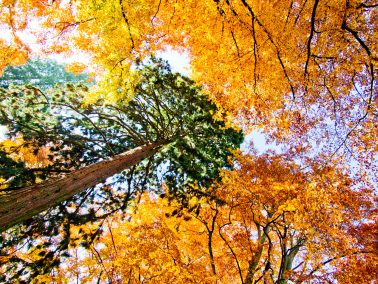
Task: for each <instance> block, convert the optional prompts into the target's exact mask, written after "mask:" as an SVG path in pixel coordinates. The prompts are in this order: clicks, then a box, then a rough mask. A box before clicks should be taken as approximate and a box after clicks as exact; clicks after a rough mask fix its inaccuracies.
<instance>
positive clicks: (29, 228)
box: [0, 59, 243, 280]
mask: <svg viewBox="0 0 378 284" xmlns="http://www.w3.org/2000/svg"><path fill="white" fill-rule="evenodd" d="M136 74H137V77H138V79H137V83H136V84H135V88H134V89H133V91H134V93H135V96H134V98H133V99H132V100H131V101H128V99H127V98H128V96H127V95H125V96H124V97H122V96H121V97H120V99H119V100H118V101H117V102H112V103H111V102H104V101H103V100H101V99H100V100H98V101H97V102H96V103H93V104H90V105H87V104H85V100H84V98H85V95H86V93H87V91H88V89H87V87H86V86H83V85H78V86H73V85H68V86H67V87H64V88H63V87H60V88H56V89H54V90H53V91H49V92H43V91H41V90H40V89H38V88H36V87H33V86H26V87H18V88H12V89H10V90H2V92H1V99H2V104H1V108H0V123H1V124H3V125H6V126H7V127H8V129H9V134H8V135H9V136H10V138H14V137H19V136H20V135H21V136H22V137H23V139H24V141H25V143H26V144H27V145H26V147H29V148H30V149H31V150H32V151H33V150H34V151H37V150H38V149H39V148H41V147H47V148H48V149H49V152H50V154H49V161H50V163H48V165H46V166H44V167H41V168H37V169H36V168H28V167H27V166H25V164H24V165H23V166H22V163H21V164H20V163H18V164H17V163H16V162H17V161H14V163H9V162H8V161H7V159H13V160H14V158H12V157H15V156H17V155H16V154H17V149H13V150H14V151H13V152H14V153H13V156H12V155H10V153H8V152H6V151H3V152H2V157H4V158H3V161H4V162H2V166H3V168H4V169H5V170H4V171H2V172H1V175H2V176H3V179H6V180H9V181H10V182H9V184H8V185H7V188H5V189H4V190H3V191H2V192H1V194H0V220H1V222H2V223H1V226H2V228H1V230H4V229H6V228H9V227H11V226H12V225H14V224H16V223H20V224H18V225H15V226H13V227H11V228H10V229H8V230H7V231H5V232H4V233H3V235H2V237H1V240H0V243H1V245H0V253H1V255H3V256H6V259H7V263H6V265H5V268H4V269H6V270H7V272H6V273H5V274H4V275H8V276H9V277H10V278H4V277H5V276H3V280H4V279H7V280H12V279H20V278H19V277H20V276H19V275H20V273H23V275H24V276H22V277H24V278H25V279H27V278H30V279H31V278H33V277H35V276H37V275H40V274H45V273H48V272H49V271H51V269H52V268H53V267H54V266H55V265H58V263H59V259H60V257H61V256H65V255H66V251H67V248H68V246H69V244H70V243H72V242H74V241H77V242H81V244H82V245H84V246H86V245H88V244H90V243H91V242H93V240H94V239H95V238H96V237H98V235H99V234H100V233H101V227H102V224H103V222H104V221H105V220H106V217H107V216H109V215H110V214H112V213H114V212H117V211H120V210H125V209H126V208H127V205H128V202H129V201H130V200H131V199H132V198H134V197H135V196H137V195H138V193H140V192H143V191H145V190H149V191H159V189H160V188H161V184H162V183H163V182H164V183H165V184H166V185H167V187H168V188H169V191H170V195H173V196H175V197H177V198H178V200H181V201H182V206H183V207H185V206H186V205H187V204H186V203H185V200H186V198H185V196H187V195H189V194H191V195H201V194H208V193H206V192H201V191H198V190H195V189H194V187H191V186H190V185H192V184H194V183H198V184H199V185H200V186H201V187H202V188H206V187H207V186H208V185H210V183H211V181H212V180H214V179H217V177H218V173H219V169H221V168H225V167H228V163H227V158H228V156H229V155H230V150H231V149H235V148H237V147H239V145H240V143H241V141H242V137H243V136H242V134H241V133H240V132H238V131H235V130H233V129H230V128H226V127H225V123H224V122H223V121H221V120H214V118H213V114H214V113H215V112H217V111H218V109H217V107H216V106H215V104H213V103H211V102H210V101H209V100H208V98H207V97H206V96H205V95H204V94H203V93H202V92H201V89H200V88H199V87H197V86H195V84H194V82H192V81H191V80H190V79H188V78H186V77H183V76H181V75H179V74H177V73H175V74H173V73H172V72H171V71H170V68H169V66H168V65H167V64H166V63H165V62H163V61H160V60H157V59H152V60H151V63H150V65H147V66H143V65H142V66H138V67H137V71H136ZM119 91H120V92H121V93H122V92H124V91H123V90H122V86H120V88H119ZM130 153H132V154H134V155H137V156H138V157H136V158H135V156H134V157H133V158H130V159H131V160H130V159H129V160H127V159H126V160H124V158H125V157H130ZM100 168H101V169H100ZM65 172H70V173H68V174H66V175H63V176H62V174H63V173H65ZM91 177H93V179H92V180H91V181H90V182H87V181H84V182H83V179H87V178H89V179H90V178H91ZM110 177H111V178H110ZM37 181H42V182H40V183H38V184H37ZM54 186H55V187H54ZM60 193H62V194H61V195H60ZM56 194H58V195H56ZM20 201H21V202H20ZM42 201H46V202H45V203H44V205H43V206H39V204H40V203H41V202H42ZM18 203H21V206H19V205H17V204H18ZM27 208H29V209H27ZM24 209H25V211H23V210H24ZM19 210H21V211H22V212H23V213H22V216H17V217H16V218H15V219H13V220H12V221H9V222H8V220H9V219H8V217H10V216H12V215H17V214H18V213H17V212H19ZM41 211H43V213H41V214H37V213H40V212H41ZM88 223H90V224H91V226H89V227H88V228H90V229H85V230H80V231H79V233H77V234H76V235H75V236H72V230H73V227H75V226H81V225H83V224H88ZM36 237H37V238H36ZM21 246H23V250H28V249H31V250H36V249H37V250H40V255H39V257H38V258H36V259H33V260H32V261H31V260H30V259H29V260H28V261H26V260H25V258H23V257H20V256H19V255H17V254H14V253H12V252H14V251H13V250H10V248H15V247H16V248H17V247H21ZM8 276H7V277H8ZM11 277H13V278H11Z"/></svg>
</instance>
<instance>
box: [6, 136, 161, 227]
mask: <svg viewBox="0 0 378 284" xmlns="http://www.w3.org/2000/svg"><path fill="white" fill-rule="evenodd" d="M163 144H164V143H159V142H156V143H153V144H146V145H143V146H140V147H136V148H134V149H132V150H129V151H127V152H124V153H121V154H119V155H117V156H115V157H113V158H110V159H108V160H106V161H101V162H98V163H95V164H92V165H89V166H86V167H84V168H81V169H78V170H75V171H72V172H71V173H69V174H67V175H66V176H64V177H62V178H57V179H51V180H47V181H45V182H43V183H40V184H36V185H32V186H28V187H24V188H21V189H17V190H12V191H2V192H0V232H2V231H5V230H6V229H8V228H10V227H11V226H13V225H16V224H18V223H21V222H22V221H25V220H27V219H30V218H31V217H33V216H35V215H37V214H38V213H40V212H42V211H44V210H46V209H48V208H50V207H52V206H55V205H57V204H59V203H60V202H62V201H64V200H67V199H69V198H70V197H72V196H74V195H75V194H77V193H80V192H81V191H83V190H85V189H87V188H89V187H92V186H95V185H96V184H98V183H99V182H101V181H103V180H105V179H106V178H108V177H111V176H113V175H114V174H116V173H119V172H121V171H123V170H125V169H127V168H129V167H131V166H133V165H135V164H137V163H139V162H140V161H142V160H143V159H145V158H147V157H150V156H152V155H153V154H155V153H156V152H157V151H158V149H159V148H160V146H162V145H163Z"/></svg>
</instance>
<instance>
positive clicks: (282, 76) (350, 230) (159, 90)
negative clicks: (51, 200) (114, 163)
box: [0, 0, 378, 283]
mask: <svg viewBox="0 0 378 284" xmlns="http://www.w3.org/2000/svg"><path fill="white" fill-rule="evenodd" d="M377 25H378V4H377V3H376V2H375V1H373V0H366V1H362V0H344V1H339V0H330V1H325V2H324V1H319V0H310V1H309V0H283V1H266V0H261V1H251V0H204V1H196V0H185V1H183V0H174V1H172V0H167V1H161V0H133V1H130V0H109V1H105V0H75V1H64V0H55V1H47V0H46V1H34V0H7V1H3V2H2V3H1V5H0V26H1V29H2V31H3V35H2V36H1V37H0V50H1V54H0V69H1V71H0V72H2V71H3V70H4V69H5V68H6V67H7V66H16V65H22V64H24V63H25V62H26V61H27V60H28V58H31V57H34V56H38V57H41V58H44V57H48V56H51V55H58V54H59V55H60V56H67V57H71V58H72V57H75V58H77V59H78V61H79V62H76V63H73V64H71V65H70V66H69V68H68V69H69V70H71V71H72V72H74V73H83V72H84V73H85V72H86V73H88V74H89V73H90V74H91V76H92V77H95V78H96V85H95V86H92V87H91V88H89V89H88V87H86V86H85V85H84V84H81V85H76V86H75V85H72V84H70V85H68V86H65V87H64V86H61V87H59V88H58V89H55V91H51V92H45V91H41V90H40V89H39V88H36V87H33V86H26V87H16V88H14V89H12V90H9V89H8V90H3V91H1V99H2V101H3V102H2V111H1V118H0V124H3V125H7V127H8V128H9V130H10V135H11V136H12V137H13V140H8V141H5V142H3V144H2V148H1V151H0V162H1V165H2V166H3V165H4V167H3V168H4V169H2V172H1V174H2V179H1V189H3V192H7V193H10V192H11V191H12V190H15V191H16V190H17V189H18V188H20V187H21V188H24V187H25V186H29V187H28V188H29V189H33V187H30V186H33V185H34V184H37V183H41V184H42V185H44V184H45V182H48V180H52V179H53V178H60V177H61V176H63V175H64V174H66V171H71V173H72V171H73V173H76V172H75V171H76V170H79V168H81V167H84V168H87V169H88V167H87V166H90V165H96V162H100V161H106V160H107V159H110V158H114V157H116V156H117V155H119V154H121V153H123V152H125V151H129V150H131V149H134V148H135V147H137V148H138V147H144V146H146V145H150V147H151V145H155V144H154V143H157V144H156V147H155V146H154V148H153V151H152V152H155V151H156V153H155V154H154V155H153V156H151V157H152V158H147V159H145V160H143V161H142V162H140V163H138V164H137V165H135V166H132V167H131V168H129V169H127V170H126V171H124V172H123V173H122V174H120V175H117V176H116V177H113V178H112V179H109V180H108V181H107V182H106V183H102V184H101V185H98V186H97V187H91V188H90V189H88V190H86V191H84V192H83V193H81V194H78V195H75V196H74V197H73V199H71V200H70V201H63V203H61V204H60V205H58V207H53V209H50V210H48V212H47V213H46V215H39V216H38V217H34V218H33V219H32V220H33V221H31V223H30V222H29V223H26V224H23V225H19V226H16V227H15V228H14V229H11V230H12V233H11V234H9V235H7V234H5V235H4V236H5V240H4V241H3V242H1V243H4V244H5V245H3V248H6V252H5V253H4V255H7V257H6V258H5V263H6V265H5V266H6V267H8V268H9V267H12V269H13V270H10V272H9V273H13V272H14V273H17V271H18V270H19V269H20V270H25V269H24V268H25V267H29V268H30V269H29V268H28V269H29V270H28V271H29V272H30V271H31V272H30V273H31V274H28V276H36V275H37V274H38V273H40V274H41V275H42V274H44V275H45V274H46V273H48V271H51V269H50V268H51V267H52V266H48V265H45V262H44V261H45V260H46V261H47V260H48V261H50V263H51V260H52V259H58V257H57V255H59V253H60V252H62V253H63V251H65V252H67V251H70V252H71V253H72V252H73V251H74V250H73V248H70V249H69V247H70V244H72V242H71V243H67V242H66V243H62V242H60V240H59V241H58V242H57V241H56V240H57V238H55V239H54V237H53V238H52V239H51V240H49V238H48V237H46V234H47V231H48V230H50V231H51V230H52V231H53V234H52V235H54V236H57V235H58V231H59V233H61V232H63V234H66V235H67V236H68V235H70V234H71V229H70V228H71V227H72V228H74V227H78V229H77V231H78V232H80V233H79V234H81V238H80V239H81V241H82V243H83V244H84V245H85V246H86V247H89V252H92V253H93V255H95V256H94V257H95V258H96V260H95V261H93V259H92V260H90V259H89V258H85V259H84V260H83V259H78V258H76V259H75V258H73V259H71V261H74V262H75V263H76V264H75V265H77V271H79V270H80V269H81V270H82V269H83V266H84V265H86V263H87V264H91V265H92V266H89V267H88V269H89V270H88V271H92V272H93V273H94V274H95V275H96V276H93V275H92V276H93V277H94V278H93V279H100V280H104V279H108V280H109V281H118V280H119V279H120V277H124V278H125V279H131V280H130V281H134V282H138V281H139V282H143V281H147V280H148V281H151V282H153V281H155V280H153V279H154V278H156V279H164V281H165V280H167V279H169V280H167V281H173V282H175V281H177V282H179V281H181V280H182V279H184V278H182V279H181V280H178V278H175V277H176V276H177V275H178V273H182V276H183V277H187V278H185V279H187V280H188V279H190V275H196V276H193V277H194V278H196V277H199V278H200V277H201V276H203V277H202V278H200V279H202V280H203V282H212V281H215V280H218V281H220V282H226V283H227V282H242V283H258V282H264V283H286V282H290V281H292V282H295V281H297V282H301V281H315V283H316V281H317V282H319V283H324V282H334V283H342V282H343V283H344V282H345V283H354V282H355V281H360V282H361V281H362V282H366V283H369V281H372V279H373V277H376V274H374V273H373V272H372V271H375V270H376V263H377V258H376V255H377V252H376V248H374V242H375V241H374V238H376V237H374V236H375V235H376V233H377V225H376V216H375V214H376V208H377V204H376V201H377V198H376V194H377V182H378V177H377V172H378V171H377V165H378V164H377V157H378V156H377V149H378V148H377V138H376V137H378V132H377V129H378V128H377V127H376V126H377V123H378V121H377V117H378V116H377V104H378V99H377V93H378V90H377V79H376V78H377V70H378V68H377V62H378V54H377V52H378V48H377V47H378V40H377V39H378V35H377V31H378V26H377ZM166 49H173V50H176V51H179V52H182V53H185V54H187V55H188V57H189V59H190V67H191V79H188V78H184V77H182V76H179V75H177V74H176V75H175V74H171V73H170V72H169V70H168V69H167V67H166V66H165V65H164V64H162V63H159V62H156V61H155V63H153V66H155V67H156V68H157V69H158V70H159V72H162V73H159V74H160V75H158V74H156V73H154V72H155V71H154V70H157V69H154V67H146V69H143V68H141V67H140V66H142V65H143V63H145V62H146V60H148V58H150V56H151V55H152V56H154V55H155V54H157V53H159V52H161V51H164V50H166ZM82 58H84V59H85V60H82V61H81V62H80V59H82ZM164 66H165V67H164ZM8 68H10V67H8ZM149 74H150V75H149ZM152 74H153V75H152ZM162 74H163V75H162ZM192 80H194V81H192ZM28 83H29V82H28ZM195 85H196V86H195ZM177 93H178V94H180V95H179V96H176V94H177ZM200 93H201V95H199V94H200ZM197 94H198V96H197ZM204 94H205V95H204ZM182 96H184V97H182ZM178 98H179V99H178ZM232 128H233V129H242V130H243V131H244V133H251V135H252V136H253V134H254V133H255V132H256V131H260V132H262V133H263V135H264V137H265V138H266V139H267V141H268V143H273V144H274V145H277V146H278V147H277V148H279V149H280V151H278V153H277V152H269V153H265V154H264V155H261V156H258V153H257V152H256V151H254V150H253V145H246V146H245V150H246V153H244V154H237V159H236V160H232V161H229V163H227V162H226V161H227V156H229V155H230V154H231V153H234V152H233V151H231V150H230V149H228V148H235V147H237V145H238V144H239V143H240V140H241V134H240V133H239V132H238V131H235V130H232ZM188 133H190V134H188ZM252 144H253V143H252ZM163 145H165V146H163ZM248 152H249V153H248ZM227 167H229V168H228V169H227ZM231 168H233V170H231ZM219 169H223V170H221V171H220V170H219ZM220 173H221V176H222V178H220V177H219V174H220ZM145 188H149V189H150V190H155V191H156V192H159V193H162V192H164V193H163V194H162V199H157V197H156V196H154V195H152V194H151V195H149V196H147V195H142V194H139V193H140V192H142V191H143V189H145ZM34 189H35V188H34ZM115 189H119V191H120V192H123V193H122V194H120V195H117V193H116V192H117V190H115ZM137 193H138V194H137ZM135 197H136V199H134V198H135ZM196 198H197V199H198V200H197V201H196V202H194V201H193V200H195V199H196ZM201 198H202V199H201ZM131 199H133V202H134V203H136V204H138V200H139V201H140V202H142V201H143V202H146V203H147V204H149V205H148V206H150V207H148V206H147V207H148V208H151V209H143V207H142V208H141V211H140V212H135V213H131V212H125V211H127V206H126V205H127V204H128V203H129V201H130V200H131ZM85 200H86V201H85ZM156 200H159V201H156ZM160 202H161V203H162V204H160ZM164 202H171V203H170V204H168V205H166V204H165V203H164ZM175 202H176V203H175ZM81 206H84V207H81ZM154 206H155V207H154ZM159 206H160V207H159ZM172 206H173V207H174V206H177V208H173V207H172ZM135 207H137V206H135ZM152 207H154V208H155V209H156V210H158V211H159V210H160V211H159V212H163V211H170V210H171V212H170V213H167V214H168V215H170V216H171V217H170V218H168V217H166V216H165V215H164V214H163V213H162V214H163V215H161V217H159V218H160V219H159V220H156V219H154V218H152V217H151V216H150V217H151V218H150V220H146V219H143V218H144V217H143V218H141V217H140V216H139V215H138V214H141V215H143V214H145V213H143V212H146V210H147V212H148V210H151V211H152V210H153V209H152ZM163 207H164V208H163ZM69 208H71V209H69ZM77 208H83V209H82V210H80V209H77ZM119 209H120V210H119ZM143 210H145V211H143ZM62 212H65V213H62ZM109 212H113V213H117V214H119V215H117V217H114V218H115V220H116V221H115V222H116V224H119V226H120V227H122V226H125V227H127V228H129V229H135V230H138V233H139V234H138V233H135V234H132V233H129V232H128V233H126V235H125V234H123V233H122V232H120V231H117V230H116V229H114V230H115V231H117V236H113V235H112V233H111V232H113V231H114V230H113V229H112V226H111V225H108V226H107V229H106V230H108V231H107V232H106V233H105V236H104V238H103V239H102V241H99V243H97V244H98V246H97V247H96V244H95V243H96V242H95V241H94V239H93V238H92V237H95V236H99V235H100V233H99V232H100V230H102V228H105V227H104V224H105V221H104V220H105V219H106V218H107V217H108V215H107V213H109ZM165 213H166V212H165ZM125 214H126V215H125ZM133 214H134V215H133ZM67 216H69V217H67ZM125 216H126V217H125ZM159 216H160V215H159ZM164 216H165V217H164ZM173 216H175V217H173ZM123 217H124V218H126V220H123V219H122V218H123ZM188 217H190V218H191V219H190V220H189V219H188ZM49 218H52V219H49ZM96 218H97V221H95V222H94V223H92V224H91V225H88V224H87V221H88V220H92V221H93V220H94V219H95V220H96ZM117 218H118V219H117ZM185 218H186V219H188V220H185ZM227 218H228V219H227ZM133 219H135V220H140V222H141V223H143V224H145V226H143V225H140V223H134V220H133ZM38 220H39V221H38ZM48 220H54V222H55V223H57V224H64V225H61V227H59V228H56V227H55V229H54V228H53V227H54V226H52V224H53V223H49V222H50V221H48ZM56 220H58V221H56ZM108 220H109V219H108ZM152 220H154V221H152ZM183 220H184V221H185V222H187V223H185V222H184V221H183ZM155 221H156V222H155ZM163 221H164V222H165V221H166V222H167V223H170V225H167V226H165V224H163V223H162V222H163ZM149 222H155V223H156V224H157V225H156V226H157V227H158V228H155V227H149V226H150V225H151V223H149ZM193 222H197V223H196V224H197V225H201V226H202V228H203V230H202V231H198V232H197V233H198V234H197V235H196V234H194V235H190V234H189V233H187V232H186V233H183V232H180V230H177V234H176V233H175V232H174V229H173V230H172V226H173V228H175V226H178V225H177V224H182V223H185V224H186V225H182V226H187V227H188V228H189V227H191V228H190V230H192V228H193V226H194V225H193V224H194V223H193ZM55 223H54V224H55ZM38 224H39V225H38ZM41 224H43V225H41ZM84 224H87V225H85V226H84ZM169 226H171V227H169ZM180 226H181V225H180ZM25 228H26V232H29V233H24V232H23V231H24V230H25ZM46 228H47V229H46ZM241 228H242V229H241ZM155 229H156V230H155ZM159 230H160V231H159ZM115 231H114V232H115ZM32 232H38V233H39V234H40V233H42V235H43V234H45V235H43V237H42V238H41V239H40V240H38V241H35V242H29V244H31V248H32V250H31V251H29V254H26V255H27V257H30V259H28V260H26V258H25V255H22V256H21V254H17V253H15V249H18V248H20V246H22V244H24V240H26V239H29V240H31V239H32V238H33V234H34V233H32ZM28 234H29V235H28ZM148 234H152V235H151V237H148ZM165 234H166V235H165ZM173 235H175V237H172V239H170V240H169V242H168V243H165V244H164V246H163V244H162V243H161V241H162V237H163V236H167V237H168V236H173ZM197 237H198V239H201V241H199V242H198V243H196V242H195V238H197ZM63 239H69V238H63ZM186 239H189V241H188V242H187V243H185V241H184V240H186ZM109 240H110V241H111V242H109ZM114 240H116V241H117V243H119V245H120V246H125V251H126V252H127V253H129V252H130V251H132V249H130V248H126V247H130V245H131V244H135V246H136V247H140V248H142V247H143V246H148V245H150V252H151V255H149V254H148V253H147V252H146V251H145V250H143V249H141V251H140V252H135V251H133V252H132V255H133V256H136V257H137V259H140V260H141V264H135V263H132V262H130V261H128V260H126V261H125V260H123V259H119V258H117V255H116V254H115V251H116V249H115V247H116V245H117V244H116V245H115V242H113V241H114ZM149 240H150V242H149ZM210 240H211V241H210ZM213 240H214V242H213ZM12 241H13V242H12ZM49 241H50V244H48V245H45V247H44V246H43V245H42V243H43V242H47V243H48V242H49ZM71 241H73V240H72V239H71ZM191 242H193V243H194V244H198V247H201V248H203V247H206V243H207V246H208V247H209V243H212V245H214V250H213V251H210V250H209V249H207V250H206V249H204V250H202V251H201V252H200V253H199V255H195V253H196V252H194V253H193V254H191V253H190V252H187V251H186V249H185V248H186V247H187V246H188V244H189V243H190V244H192V243H191ZM16 243H17V244H18V246H16V247H15V248H14V249H13V250H12V245H13V244H16ZM57 243H59V245H57ZM109 244H111V246H109ZM151 244H155V245H158V246H163V249H162V251H164V253H166V254H164V255H163V256H162V260H164V261H165V263H164V264H165V265H166V266H164V265H163V266H162V265H161V263H158V262H156V261H155V258H154V253H153V251H152V248H151ZM169 244H172V246H170V247H168V245H169ZM101 245H105V248H103V250H101V251H99V250H98V248H99V246H100V247H101ZM200 245H201V246H200ZM60 248H62V249H61V250H60ZM176 248H177V249H176ZM28 249H29V247H28ZM181 249H182V254H179V253H178V252H177V250H181ZM40 250H42V251H43V252H42V251H40ZM55 250H56V252H54V251H55ZM96 250H97V251H96ZM113 250H114V251H113ZM25 251H27V249H22V250H21V252H22V253H25ZM33 252H34V253H33ZM38 253H41V255H40V256H36V255H38ZM130 253H131V252H130ZM172 256H173V257H172ZM178 256H180V258H179V257H178ZM55 257H56V258H55ZM102 258H103V259H102ZM171 258H172V260H171ZM101 259H102V260H101ZM178 259H180V260H181V261H182V262H179V261H178ZM193 259H196V260H197V261H198V265H197V266H195V268H193V269H194V270H196V271H195V272H193V270H191V268H190V267H191V265H196V264H195V263H193V262H192V261H193ZM82 260H83V262H81V261H82ZM17 263H18V264H17ZM30 263H33V264H30ZM71 263H72V262H71ZM8 264H10V265H8ZM13 264H15V265H13ZM12 265H13V266H12ZM149 265H150V268H151V269H150V270H149V269H147V268H148V267H149ZM120 266H122V267H123V268H125V269H126V270H122V269H121V270H120V269H119V267H120ZM35 267H45V268H46V269H45V270H38V269H34V268H35ZM49 267H50V268H49ZM193 267H194V266H193ZM225 267H227V268H231V267H232V268H231V270H230V272H229V274H227V273H225V274H222V273H223V272H224V271H227V269H225ZM21 268H22V269H21ZM61 268H62V267H61ZM137 270H139V272H138V273H139V274H138V273H137V272H136V271H137ZM156 270H158V271H160V272H162V274H161V275H156V274H154V273H155V272H156ZM113 272H114V274H112V273H113ZM33 273H34V274H33ZM59 273H60V274H59V275H60V276H61V277H62V279H63V278H64V277H66V276H67V275H71V274H70V272H67V271H64V269H63V270H60V271H59ZM67 273H68V274H67ZM88 273H89V272H88ZM226 274H227V275H226ZM14 275H15V274H14ZM138 275H139V276H138ZM78 277H79V276H78ZM80 277H82V276H80ZM80 277H79V278H80ZM83 277H90V276H88V274H86V276H83ZM164 277H165V278H164ZM206 277H208V278H206ZM222 277H224V278H222ZM83 279H84V278H83ZM110 279H111V280H110ZM54 281H55V280H54ZM182 281H184V280H182ZM188 281H189V280H188Z"/></svg>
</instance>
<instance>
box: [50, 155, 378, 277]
mask: <svg viewBox="0 0 378 284" xmlns="http://www.w3.org/2000/svg"><path fill="white" fill-rule="evenodd" d="M287 158H288V157H287V156H285V155H268V154H267V155H262V156H255V155H253V156H252V155H242V154H238V155H237V159H236V161H235V162H236V163H237V164H238V169H237V170H234V171H223V172H222V184H216V185H214V186H216V187H217V191H216V196H217V198H218V199H221V200H222V201H223V202H224V204H222V205H221V203H220V202H219V201H214V200H210V199H209V198H205V197H203V198H196V197H193V198H192V199H191V200H190V202H189V206H190V207H193V206H196V205H200V207H201V209H200V210H199V211H197V212H195V211H196V210H187V209H186V210H185V209H184V210H183V211H181V213H179V214H178V215H176V216H171V214H170V213H172V212H173V211H174V210H177V209H178V208H179V206H178V204H176V203H175V202H171V203H169V202H168V201H167V200H166V199H162V198H158V197H156V196H154V195H152V194H148V193H145V194H143V195H142V196H141V197H140V199H139V200H135V203H134V204H133V205H132V206H131V207H130V208H129V211H128V212H127V213H125V214H122V215H118V216H116V217H114V218H112V219H109V220H108V221H107V222H106V223H107V225H106V226H105V234H104V235H103V236H102V237H101V238H100V239H99V240H98V241H97V242H95V243H94V244H93V245H92V246H91V248H90V249H89V250H88V251H86V252H85V251H84V250H83V249H80V248H79V249H78V248H76V247H75V248H73V249H72V250H71V254H72V255H73V256H72V257H71V258H70V259H68V262H67V263H66V266H64V267H65V268H64V267H63V268H61V269H60V270H58V271H56V272H55V273H54V276H48V278H47V279H50V280H52V279H55V281H58V282H59V281H60V282H62V283H63V282H64V281H65V279H66V280H67V279H79V280H80V281H82V283H90V282H91V281H93V280H96V279H98V280H101V281H104V282H106V281H107V282H116V281H122V282H123V283H199V282H200V283H256V281H264V283H278V282H279V283H287V281H289V280H290V281H294V282H295V283H298V282H302V281H305V282H306V281H313V282H311V283H326V282H334V281H338V283H356V281H357V282H358V283H370V281H372V280H374V279H376V277H377V276H378V275H377V271H378V269H377V268H378V255H377V247H376V243H375V241H376V240H375V237H376V233H377V224H376V218H377V212H376V211H374V210H372V209H371V208H372V205H373V202H374V198H373V194H372V192H371V190H369V189H367V188H365V187H364V186H362V185H360V187H359V188H358V189H354V190H352V189H351V186H352V185H351V182H352V181H351V180H350V178H348V177H347V176H345V175H344V174H343V173H341V172H339V171H338V170H337V169H336V168H331V167H329V168H326V169H323V170H322V171H320V172H317V173H314V172H312V171H311V170H309V171H307V172H305V171H301V170H300V169H299V167H298V165H296V164H295V163H294V162H292V161H288V160H287Z"/></svg>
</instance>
